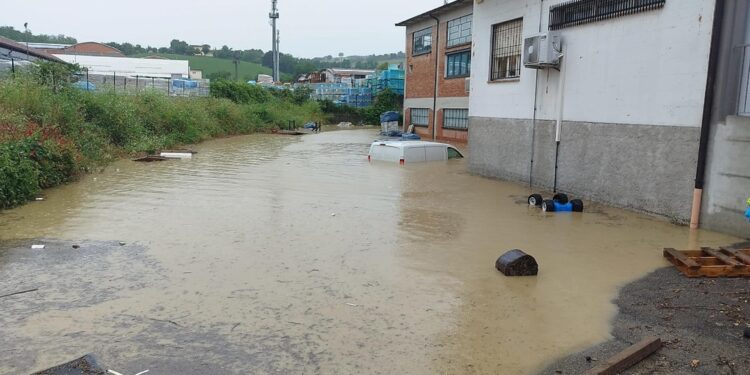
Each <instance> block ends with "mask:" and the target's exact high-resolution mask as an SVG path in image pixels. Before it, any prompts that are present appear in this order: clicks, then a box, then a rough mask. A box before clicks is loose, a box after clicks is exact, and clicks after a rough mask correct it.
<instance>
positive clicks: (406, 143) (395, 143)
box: [372, 141, 453, 148]
mask: <svg viewBox="0 0 750 375" xmlns="http://www.w3.org/2000/svg"><path fill="white" fill-rule="evenodd" d="M372 144H373V145H381V146H388V147H395V148H408V147H415V146H445V147H453V146H451V145H449V144H447V143H438V142H427V141H375V142H373V143H372Z"/></svg>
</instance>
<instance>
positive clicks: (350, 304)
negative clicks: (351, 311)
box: [346, 302, 359, 307]
mask: <svg viewBox="0 0 750 375" xmlns="http://www.w3.org/2000/svg"><path fill="white" fill-rule="evenodd" d="M346 304H347V305H348V306H351V307H359V305H357V304H356V303H349V302H347V303H346Z"/></svg>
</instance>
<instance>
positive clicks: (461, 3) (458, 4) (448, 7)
mask: <svg viewBox="0 0 750 375" xmlns="http://www.w3.org/2000/svg"><path fill="white" fill-rule="evenodd" d="M473 2H474V0H456V1H453V2H450V3H448V4H445V5H443V6H441V7H439V8H435V9H433V10H429V11H427V12H424V13H422V14H420V15H418V16H414V17H412V18H409V19H408V20H405V21H401V22H399V23H397V24H396V26H411V25H413V24H415V23H419V22H424V21H428V20H432V19H433V17H435V16H439V15H441V14H443V13H447V12H450V11H452V10H456V9H459V8H462V7H465V6H466V5H472V4H473Z"/></svg>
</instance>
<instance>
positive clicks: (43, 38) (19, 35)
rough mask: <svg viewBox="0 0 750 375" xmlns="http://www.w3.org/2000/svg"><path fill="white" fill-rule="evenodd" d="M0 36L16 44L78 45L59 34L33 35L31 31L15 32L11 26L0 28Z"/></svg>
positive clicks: (75, 41)
mask: <svg viewBox="0 0 750 375" xmlns="http://www.w3.org/2000/svg"><path fill="white" fill-rule="evenodd" d="M0 36H3V37H6V38H8V39H12V40H15V41H17V42H29V43H54V44H75V43H78V41H77V40H76V38H73V37H70V36H67V35H63V34H59V35H47V34H36V35H35V34H34V33H32V32H31V31H28V32H24V31H20V30H16V29H15V28H13V26H0Z"/></svg>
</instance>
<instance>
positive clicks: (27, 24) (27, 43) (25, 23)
mask: <svg viewBox="0 0 750 375" xmlns="http://www.w3.org/2000/svg"><path fill="white" fill-rule="evenodd" d="M23 29H24V34H26V35H24V36H25V37H26V59H29V23H28V22H24V23H23Z"/></svg>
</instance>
